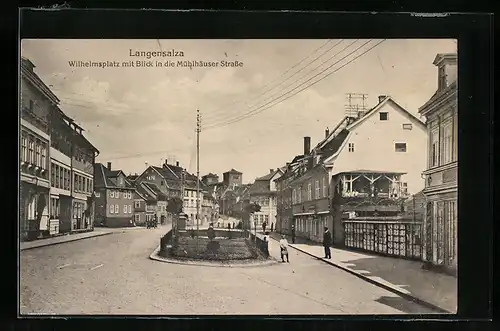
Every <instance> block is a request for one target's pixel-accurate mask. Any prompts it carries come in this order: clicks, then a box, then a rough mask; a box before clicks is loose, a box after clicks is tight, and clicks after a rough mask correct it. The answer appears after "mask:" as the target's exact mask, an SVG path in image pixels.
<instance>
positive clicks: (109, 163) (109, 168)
mask: <svg viewBox="0 0 500 331" xmlns="http://www.w3.org/2000/svg"><path fill="white" fill-rule="evenodd" d="M108 170H111V162H108Z"/></svg>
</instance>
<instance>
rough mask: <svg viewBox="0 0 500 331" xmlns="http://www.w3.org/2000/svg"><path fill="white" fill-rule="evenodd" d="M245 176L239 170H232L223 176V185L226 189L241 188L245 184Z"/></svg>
mask: <svg viewBox="0 0 500 331" xmlns="http://www.w3.org/2000/svg"><path fill="white" fill-rule="evenodd" d="M242 181H243V174H242V173H241V172H239V171H238V170H235V169H231V170H229V171H226V172H225V173H223V174H222V183H223V184H224V185H225V186H226V187H228V186H229V187H234V186H241V184H242V183H243V182H242Z"/></svg>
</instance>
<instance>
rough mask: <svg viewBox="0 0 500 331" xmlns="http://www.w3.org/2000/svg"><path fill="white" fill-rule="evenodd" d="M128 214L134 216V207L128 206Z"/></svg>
mask: <svg viewBox="0 0 500 331" xmlns="http://www.w3.org/2000/svg"><path fill="white" fill-rule="evenodd" d="M128 213H129V214H132V205H128Z"/></svg>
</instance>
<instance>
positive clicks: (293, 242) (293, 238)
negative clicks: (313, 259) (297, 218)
mask: <svg viewBox="0 0 500 331" xmlns="http://www.w3.org/2000/svg"><path fill="white" fill-rule="evenodd" d="M292 244H295V225H293V224H292Z"/></svg>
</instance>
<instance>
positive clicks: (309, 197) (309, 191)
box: [307, 183, 312, 200]
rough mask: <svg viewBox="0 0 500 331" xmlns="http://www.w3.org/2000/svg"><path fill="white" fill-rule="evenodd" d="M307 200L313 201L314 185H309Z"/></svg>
mask: <svg viewBox="0 0 500 331" xmlns="http://www.w3.org/2000/svg"><path fill="white" fill-rule="evenodd" d="M307 200H312V185H311V183H309V184H307Z"/></svg>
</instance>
